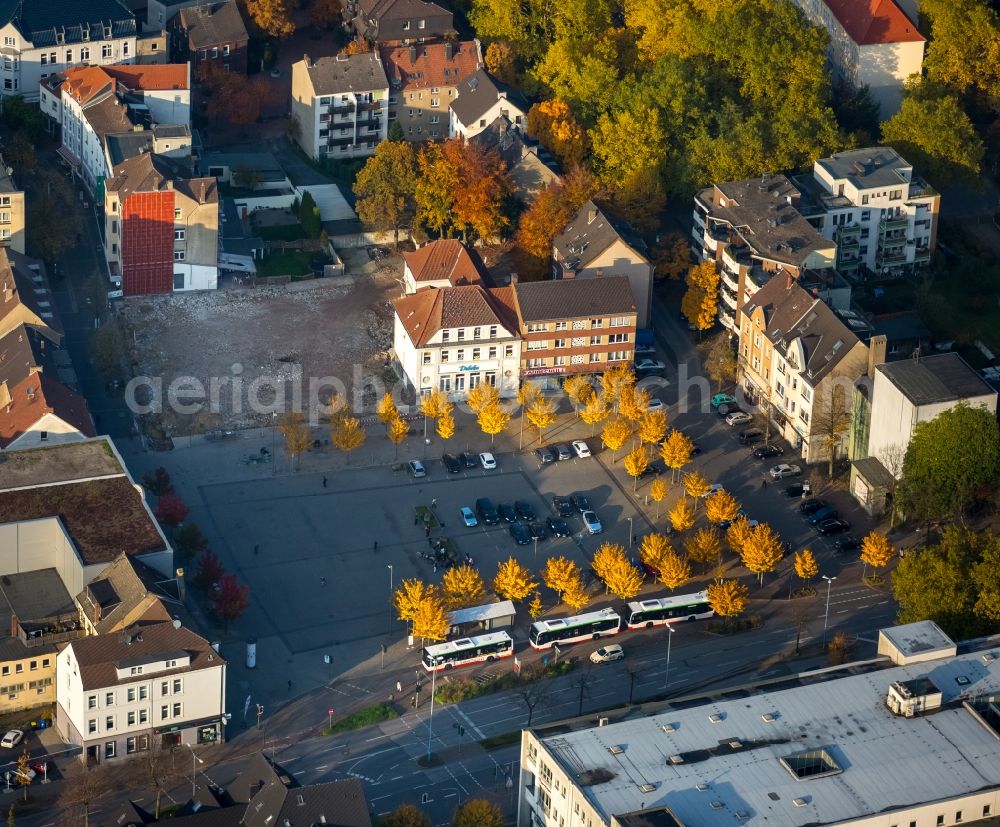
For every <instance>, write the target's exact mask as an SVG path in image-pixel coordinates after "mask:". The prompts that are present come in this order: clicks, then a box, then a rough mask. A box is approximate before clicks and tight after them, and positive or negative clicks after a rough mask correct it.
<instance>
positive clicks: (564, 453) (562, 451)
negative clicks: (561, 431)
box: [555, 443, 573, 462]
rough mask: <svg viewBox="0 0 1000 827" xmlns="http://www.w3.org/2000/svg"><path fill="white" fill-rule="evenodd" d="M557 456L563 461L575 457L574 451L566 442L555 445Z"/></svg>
mask: <svg viewBox="0 0 1000 827" xmlns="http://www.w3.org/2000/svg"><path fill="white" fill-rule="evenodd" d="M555 452H556V457H557V458H558V459H559V461H560V462H562V461H563V460H564V459H573V452H572V451H571V450H570V447H569V446H568V445H566V444H565V443H563V444H561V445H556V446H555Z"/></svg>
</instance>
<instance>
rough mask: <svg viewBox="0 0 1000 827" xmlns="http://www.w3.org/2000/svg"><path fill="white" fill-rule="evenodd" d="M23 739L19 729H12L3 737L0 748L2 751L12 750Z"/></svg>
mask: <svg viewBox="0 0 1000 827" xmlns="http://www.w3.org/2000/svg"><path fill="white" fill-rule="evenodd" d="M23 739H24V733H23V732H22V731H21V730H19V729H12V730H10V732H8V733H7V734H6V735H4V737H3V740H2V741H0V747H3V748H4V749H13V748H14V747H16V746H17V745H18V744H20V743H21V741H22V740H23Z"/></svg>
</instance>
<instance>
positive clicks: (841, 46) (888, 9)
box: [795, 0, 926, 119]
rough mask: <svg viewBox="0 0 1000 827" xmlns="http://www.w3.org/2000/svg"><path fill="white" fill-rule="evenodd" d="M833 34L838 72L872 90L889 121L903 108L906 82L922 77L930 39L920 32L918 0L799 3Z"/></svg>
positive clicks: (797, 0)
mask: <svg viewBox="0 0 1000 827" xmlns="http://www.w3.org/2000/svg"><path fill="white" fill-rule="evenodd" d="M795 3H796V4H797V5H798V6H799V8H801V9H802V11H803V12H805V14H806V16H807V17H808V18H809V19H810V20H811V21H812V22H813V23H815V24H816V25H817V26H822V27H823V28H824V29H826V30H827V32H829V34H830V48H829V58H830V62H831V64H832V65H833V68H834V71H835V72H836V74H837V75H838V76H839V77H840V78H841V79H843V80H844V81H846V82H847V83H849V84H851V85H852V86H854V87H856V88H857V87H862V86H867V87H868V88H869V89H870V90H871V94H872V97H873V98H874V99H875V101H876V103H878V105H879V107H880V109H881V117H882V118H883V119H885V118H889V117H892V116H893V115H894V114H895V113H896V111H897V110H898V109H899V104H900V100H901V99H902V91H903V83H904V81H905V80H906V79H907V78H908V77H910V75H914V74H919V73H920V67H921V64H922V63H923V60H924V46H925V45H926V38H924V36H923V35H922V34H920V32H919V31H918V30H917V24H916V22H915V21H916V20H917V0H795Z"/></svg>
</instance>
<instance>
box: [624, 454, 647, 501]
mask: <svg viewBox="0 0 1000 827" xmlns="http://www.w3.org/2000/svg"><path fill="white" fill-rule="evenodd" d="M647 468H649V451H648V449H647V448H646V446H645V445H636V446H635V448H633V449H632V450H631V451H629V452H628V453H627V454H626V455H625V470H626V471H627V472H628V475H629V476H630V477H631V478H632V490H633V491H635V490H636V488H637V487H638V486H639V477H641V476H642V475H643V473H644V472H645V470H646V469H647Z"/></svg>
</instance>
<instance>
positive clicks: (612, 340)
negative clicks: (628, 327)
mask: <svg viewBox="0 0 1000 827" xmlns="http://www.w3.org/2000/svg"><path fill="white" fill-rule="evenodd" d="M627 341H628V334H627V333H612V334H610V335H609V336H608V344H612V345H615V344H621V343H623V342H627Z"/></svg>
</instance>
